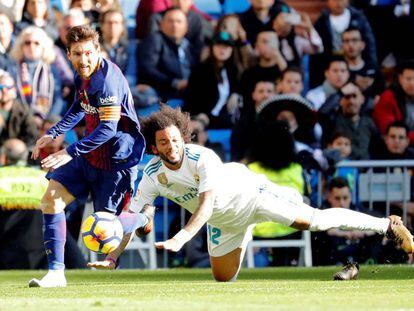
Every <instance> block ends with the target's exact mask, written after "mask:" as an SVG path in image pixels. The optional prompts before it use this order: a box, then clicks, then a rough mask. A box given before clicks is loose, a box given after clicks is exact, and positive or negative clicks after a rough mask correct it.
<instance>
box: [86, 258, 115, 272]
mask: <svg viewBox="0 0 414 311" xmlns="http://www.w3.org/2000/svg"><path fill="white" fill-rule="evenodd" d="M87 266H88V267H89V268H96V269H104V270H113V269H115V266H116V265H115V262H114V261H112V260H103V261H94V262H88V264H87Z"/></svg>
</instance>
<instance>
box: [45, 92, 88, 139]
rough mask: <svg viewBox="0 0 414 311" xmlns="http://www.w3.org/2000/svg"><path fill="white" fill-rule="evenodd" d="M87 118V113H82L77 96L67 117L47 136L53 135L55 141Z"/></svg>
mask: <svg viewBox="0 0 414 311" xmlns="http://www.w3.org/2000/svg"><path fill="white" fill-rule="evenodd" d="M84 116H85V113H84V112H83V111H82V109H81V107H80V105H79V102H78V96H77V95H75V99H74V101H73V104H72V106H71V107H70V108H69V110H68V111H67V112H66V114H65V116H64V117H63V118H62V120H60V121H59V122H58V123H56V124H55V125H54V126H52V127H51V128H50V129H49V130H48V131H47V133H46V134H48V135H52V136H53V139H56V137H58V136H59V135H61V134H63V133H66V132H67V131H69V130H71V129H72V128H73V127H74V126H75V125H76V124H78V123H79V121H80V120H81V119H82V118H83V117H84Z"/></svg>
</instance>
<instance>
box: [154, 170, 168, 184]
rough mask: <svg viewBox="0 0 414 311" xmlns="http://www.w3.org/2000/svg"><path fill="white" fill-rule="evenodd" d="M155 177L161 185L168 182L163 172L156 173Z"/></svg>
mask: <svg viewBox="0 0 414 311" xmlns="http://www.w3.org/2000/svg"><path fill="white" fill-rule="evenodd" d="M157 179H158V181H159V182H160V184H161V185H164V186H166V185H167V184H168V179H167V176H166V175H165V173H161V174H158V175H157Z"/></svg>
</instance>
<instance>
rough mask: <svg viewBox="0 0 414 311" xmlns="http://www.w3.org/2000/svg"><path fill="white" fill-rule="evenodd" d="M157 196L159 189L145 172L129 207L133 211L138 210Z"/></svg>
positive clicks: (151, 202) (152, 201)
mask: <svg viewBox="0 0 414 311" xmlns="http://www.w3.org/2000/svg"><path fill="white" fill-rule="evenodd" d="M158 196H159V191H158V189H157V187H156V186H155V184H154V182H153V181H152V180H151V178H150V177H149V176H148V175H147V174H144V175H143V176H142V179H141V181H140V183H139V185H138V191H137V194H136V196H135V198H134V200H133V202H132V205H131V207H130V209H131V210H133V211H135V212H140V211H141V210H142V208H143V207H144V206H145V205H147V204H150V205H152V204H153V203H154V201H155V199H156V198H157V197H158Z"/></svg>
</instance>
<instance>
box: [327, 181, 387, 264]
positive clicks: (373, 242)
mask: <svg viewBox="0 0 414 311" xmlns="http://www.w3.org/2000/svg"><path fill="white" fill-rule="evenodd" d="M333 207H341V208H346V209H351V210H354V211H358V212H364V213H367V211H366V210H365V209H364V208H363V207H362V206H359V205H354V204H352V203H351V190H350V187H349V184H348V181H347V180H346V179H344V178H342V177H336V178H333V179H332V180H331V181H330V183H329V185H328V193H327V195H326V202H325V206H324V208H333ZM326 237H327V241H326V242H327V244H328V245H325V247H324V249H326V250H330V252H329V254H328V261H329V264H346V263H347V262H348V261H357V262H360V263H364V262H367V261H369V262H371V263H377V262H378V259H379V254H380V251H381V240H382V239H381V237H378V236H377V235H375V233H374V232H373V231H359V230H352V231H344V230H341V229H329V230H328V231H327V232H326Z"/></svg>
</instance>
